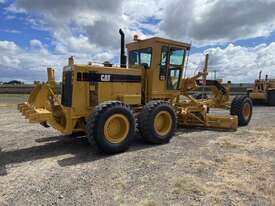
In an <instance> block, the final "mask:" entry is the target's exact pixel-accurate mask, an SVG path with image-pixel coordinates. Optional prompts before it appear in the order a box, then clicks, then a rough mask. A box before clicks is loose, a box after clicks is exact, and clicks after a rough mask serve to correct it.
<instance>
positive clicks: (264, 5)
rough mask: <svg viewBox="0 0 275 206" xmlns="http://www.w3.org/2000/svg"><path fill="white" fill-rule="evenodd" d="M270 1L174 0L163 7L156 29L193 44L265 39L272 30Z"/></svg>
mask: <svg viewBox="0 0 275 206" xmlns="http://www.w3.org/2000/svg"><path fill="white" fill-rule="evenodd" d="M274 10H275V1H274V0H255V1H242V0H235V1H232V0H195V1H186V0H185V1H182V0H175V1H173V2H172V3H170V4H168V5H167V8H166V9H165V11H164V13H163V17H162V22H161V24H160V29H161V30H162V31H163V32H164V33H165V34H166V35H168V36H171V37H174V38H178V39H187V40H193V42H194V43H195V44H197V45H202V44H204V45H205V44H214V43H224V42H227V41H234V40H238V39H246V38H254V37H259V36H267V35H269V34H270V33H271V32H272V31H274V28H275V12H274Z"/></svg>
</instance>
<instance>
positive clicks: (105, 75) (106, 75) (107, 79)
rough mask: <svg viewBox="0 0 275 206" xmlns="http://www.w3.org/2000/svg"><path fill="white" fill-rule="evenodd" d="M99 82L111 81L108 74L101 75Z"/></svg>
mask: <svg viewBox="0 0 275 206" xmlns="http://www.w3.org/2000/svg"><path fill="white" fill-rule="evenodd" d="M100 80H101V81H102V82H109V81H111V75H110V74H101V76H100Z"/></svg>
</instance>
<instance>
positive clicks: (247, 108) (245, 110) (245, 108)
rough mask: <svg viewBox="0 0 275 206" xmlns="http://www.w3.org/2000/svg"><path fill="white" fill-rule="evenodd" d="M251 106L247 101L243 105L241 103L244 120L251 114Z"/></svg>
mask: <svg viewBox="0 0 275 206" xmlns="http://www.w3.org/2000/svg"><path fill="white" fill-rule="evenodd" d="M251 112H252V111H251V107H250V104H249V103H248V102H246V103H245V104H244V105H243V111H242V114H243V115H244V118H245V119H246V120H248V119H249V117H250V116H251Z"/></svg>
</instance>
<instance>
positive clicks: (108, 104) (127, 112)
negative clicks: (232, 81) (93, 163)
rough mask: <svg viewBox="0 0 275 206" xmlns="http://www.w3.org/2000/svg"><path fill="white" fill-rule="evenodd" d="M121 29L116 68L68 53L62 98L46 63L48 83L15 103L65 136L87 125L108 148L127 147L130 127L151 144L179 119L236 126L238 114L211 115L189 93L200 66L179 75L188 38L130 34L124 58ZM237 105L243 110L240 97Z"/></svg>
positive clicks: (186, 123) (170, 132)
mask: <svg viewBox="0 0 275 206" xmlns="http://www.w3.org/2000/svg"><path fill="white" fill-rule="evenodd" d="M120 35H121V55H120V56H121V57H120V59H121V60H120V67H116V66H114V65H112V64H110V63H108V64H104V66H101V65H97V64H88V65H81V64H75V63H74V59H73V58H72V57H71V58H69V63H68V65H67V66H65V67H64V69H63V79H62V92H61V101H59V99H58V98H57V95H56V92H55V88H56V83H55V80H54V70H53V69H51V68H49V69H48V82H47V83H45V84H39V85H37V86H36V87H35V88H34V90H33V91H32V93H31V95H30V97H29V99H28V101H27V102H25V103H22V104H19V105H18V109H19V110H20V111H21V112H22V114H23V115H24V116H25V117H26V118H27V119H29V120H30V122H37V123H40V124H41V125H43V126H45V127H48V126H51V127H53V128H55V129H57V130H58V131H60V132H61V133H63V134H65V135H70V134H74V133H78V132H85V133H86V135H87V137H88V139H89V141H93V140H95V142H96V143H97V146H98V147H99V148H100V149H101V150H102V151H104V152H106V153H117V152H122V151H125V150H126V149H127V148H128V147H129V145H130V143H131V141H132V140H133V137H134V134H135V131H136V127H138V130H139V131H140V133H141V136H142V138H143V139H144V140H145V141H147V142H149V143H152V144H163V143H168V142H169V141H170V139H171V138H172V137H173V136H174V134H175V130H176V127H177V126H180V127H205V128H217V129H229V130H236V129H237V127H238V116H236V115H228V116H222V115H221V116H217V115H210V114H208V113H207V110H208V106H207V104H205V103H203V102H200V101H197V100H196V99H194V98H193V97H192V96H191V95H189V92H190V91H191V90H194V89H196V88H197V86H198V84H197V83H198V82H197V80H198V79H200V78H202V77H203V76H205V75H207V66H205V67H204V69H203V71H202V72H199V73H198V74H197V75H195V76H194V77H191V78H182V76H183V72H184V69H185V68H184V65H185V61H186V57H187V54H188V53H189V51H190V47H191V45H190V44H188V43H183V42H178V41H173V40H168V39H163V38H159V37H153V38H150V39H145V40H140V39H139V38H138V36H137V35H135V36H134V41H133V42H131V43H129V44H127V50H128V58H127V57H126V55H125V48H124V47H125V43H124V33H123V31H122V30H120ZM127 59H128V65H127V64H126V61H127ZM207 60H208V56H206V61H207ZM206 65H207V64H206ZM235 107H238V108H237V111H238V112H243V111H244V110H243V108H242V107H243V104H236V105H235ZM249 112H250V114H249V115H251V114H252V108H249Z"/></svg>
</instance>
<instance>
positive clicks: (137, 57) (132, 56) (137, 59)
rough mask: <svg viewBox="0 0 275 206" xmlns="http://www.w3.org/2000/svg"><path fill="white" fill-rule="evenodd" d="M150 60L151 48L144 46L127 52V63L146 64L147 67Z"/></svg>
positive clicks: (149, 64)
mask: <svg viewBox="0 0 275 206" xmlns="http://www.w3.org/2000/svg"><path fill="white" fill-rule="evenodd" d="M151 61H152V48H145V49H139V50H134V51H130V53H129V64H132V65H138V64H147V65H148V67H150V66H151Z"/></svg>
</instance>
